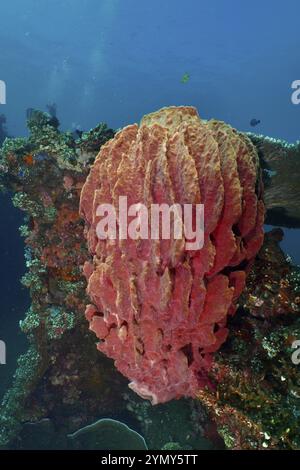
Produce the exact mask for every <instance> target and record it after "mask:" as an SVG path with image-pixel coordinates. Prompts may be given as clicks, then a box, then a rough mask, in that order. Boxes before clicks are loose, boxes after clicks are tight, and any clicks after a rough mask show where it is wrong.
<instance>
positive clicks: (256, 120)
mask: <svg viewBox="0 0 300 470" xmlns="http://www.w3.org/2000/svg"><path fill="white" fill-rule="evenodd" d="M258 124H260V120H259V119H255V118H253V119H251V121H250V126H252V127H255V126H257V125H258Z"/></svg>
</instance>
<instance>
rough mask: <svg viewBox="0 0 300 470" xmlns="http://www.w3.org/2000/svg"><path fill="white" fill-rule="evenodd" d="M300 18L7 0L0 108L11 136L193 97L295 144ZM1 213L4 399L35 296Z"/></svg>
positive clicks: (9, 216)
mask: <svg viewBox="0 0 300 470" xmlns="http://www.w3.org/2000/svg"><path fill="white" fill-rule="evenodd" d="M299 15H300V3H299V1H298V0H286V1H285V2H282V1H281V0H263V1H261V0H251V1H248V2H245V1H243V2H241V1H240V0H226V1H224V0H210V1H209V2H204V1H202V0H184V1H183V0H151V1H150V2H148V1H146V0H51V1H50V0H2V1H1V5H0V51H1V53H0V80H3V81H5V83H6V93H7V95H6V104H3V105H0V114H2V113H3V114H5V116H6V119H7V130H8V133H9V134H10V135H12V136H22V135H26V134H27V130H26V125H25V114H26V109H28V108H38V109H43V110H46V105H47V104H49V103H55V104H56V106H57V113H58V117H59V120H60V122H61V128H62V129H64V130H66V129H73V130H74V129H76V128H79V129H89V128H91V127H93V126H95V125H96V124H97V123H99V122H100V121H105V122H107V123H108V125H109V126H110V127H112V128H119V127H122V126H124V125H127V124H129V123H133V122H137V121H139V120H140V119H141V117H142V116H143V115H144V114H146V113H148V112H151V111H154V110H157V109H158V108H160V107H163V106H168V105H181V104H184V105H192V106H195V107H197V109H198V111H199V114H200V116H201V117H202V118H204V119H209V118H212V117H214V118H217V119H220V120H224V121H226V122H228V123H229V124H231V125H232V126H234V127H236V128H237V129H239V130H241V131H245V132H247V131H249V132H250V131H252V132H255V133H259V134H264V135H268V136H271V137H274V138H278V139H285V140H287V141H288V142H290V143H293V142H295V141H296V140H298V139H299V136H300V127H299V122H300V105H298V106H297V105H295V104H293V103H292V101H291V95H292V88H291V84H292V82H293V81H294V80H297V79H300V70H299ZM184 76H185V77H186V80H182V79H183V77H184ZM253 118H255V119H257V120H259V121H260V123H259V124H258V125H257V126H256V127H255V128H253V127H251V125H250V121H251V119H253ZM0 217H1V219H0V220H1V231H0V246H1V251H0V298H1V307H0V319H1V323H0V324H1V326H0V338H1V339H5V338H6V336H7V337H10V338H12V337H15V338H16V342H15V343H14V344H15V347H14V350H13V351H12V350H10V354H11V355H12V356H11V360H9V364H10V365H9V373H8V372H7V370H8V369H6V370H5V374H6V376H5V377H4V375H3V376H2V375H0V378H1V381H0V395H1V394H2V393H3V391H4V389H5V388H6V387H7V385H8V383H9V380H10V377H11V374H12V371H13V370H14V367H15V358H16V356H17V355H18V354H19V353H20V352H21V351H22V350H23V349H24V347H25V344H26V341H25V339H24V338H23V337H22V335H21V334H20V333H19V330H18V321H19V320H20V319H21V318H22V317H23V315H24V311H25V310H26V308H27V307H28V304H29V298H28V294H27V292H26V290H24V289H23V288H21V286H20V283H19V279H20V277H21V275H22V274H23V272H24V270H25V268H24V259H23V244H22V240H21V239H20V238H19V233H18V227H19V225H20V224H21V222H22V216H21V214H20V213H19V212H18V210H17V209H15V208H13V207H12V205H11V203H10V201H9V198H8V197H4V196H2V195H1V196H0ZM282 246H283V247H284V249H285V251H286V252H287V253H288V254H289V255H291V256H292V258H293V259H294V261H295V262H296V263H299V264H300V248H299V230H292V229H285V239H284V241H283V244H282ZM2 373H3V374H4V372H3V369H2V370H0V374H2ZM7 373H8V375H7Z"/></svg>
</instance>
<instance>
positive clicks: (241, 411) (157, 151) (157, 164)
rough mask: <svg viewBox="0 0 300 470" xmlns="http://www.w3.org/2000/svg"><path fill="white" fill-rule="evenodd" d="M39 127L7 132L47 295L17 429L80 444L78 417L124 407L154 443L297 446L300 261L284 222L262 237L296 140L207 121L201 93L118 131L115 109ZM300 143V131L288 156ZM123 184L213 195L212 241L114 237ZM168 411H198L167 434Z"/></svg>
mask: <svg viewBox="0 0 300 470" xmlns="http://www.w3.org/2000/svg"><path fill="white" fill-rule="evenodd" d="M28 128H29V131H30V135H29V137H28V138H22V139H19V138H16V139H9V138H8V139H6V140H5V141H4V143H3V145H2V148H1V185H2V189H3V190H8V191H10V193H11V195H12V201H13V204H14V205H15V206H16V207H18V208H19V209H21V210H22V211H23V212H24V225H23V226H21V227H20V233H21V235H22V236H23V237H24V238H25V260H26V266H27V272H26V274H25V275H24V277H23V279H22V283H23V285H24V286H26V287H27V288H28V289H29V290H30V296H31V306H30V308H29V310H28V312H27V314H26V316H25V318H24V320H22V322H21V324H20V328H21V330H22V331H23V332H24V333H25V334H26V335H27V337H28V340H29V347H28V351H27V353H25V354H24V355H22V356H21V357H20V358H19V361H18V368H17V371H16V374H15V379H14V383H13V385H12V387H11V388H10V389H9V390H8V391H7V393H6V394H5V396H4V398H3V401H2V405H1V413H0V440H1V446H3V447H4V448H7V447H8V448H30V447H31V446H32V445H34V444H33V440H34V439H37V437H36V436H37V435H39V436H43V438H44V442H46V443H44V444H43V443H42V444H40V445H44V446H46V447H47V446H48V447H51V446H52V447H53V448H57V447H59V448H69V447H72V446H73V447H74V445H75V446H76V445H77V444H76V442H77V441H74V439H73V440H71V441H70V437H68V436H70V435H71V434H72V433H74V432H76V431H77V430H78V429H80V428H83V427H84V426H86V425H90V424H91V423H93V422H96V421H97V419H99V417H101V416H104V417H105V416H107V415H108V414H109V413H110V414H112V415H113V416H114V417H115V418H117V417H118V416H119V415H120V416H121V415H122V414H123V413H124V412H125V411H126V413H128V414H129V415H132V419H133V420H134V421H135V422H136V423H137V424H136V426H137V429H138V430H139V432H140V433H141V434H142V435H143V436H144V438H145V440H146V442H147V445H148V447H150V448H162V447H163V446H164V445H165V444H167V443H168V442H176V443H177V445H179V446H181V447H182V448H186V446H188V447H187V448H196V449H197V448H208V447H209V446H212V447H216V448H220V446H221V447H223V446H225V447H227V448H231V449H265V448H276V449H280V448H291V449H295V448H298V447H299V436H298V432H297V426H298V425H297V423H298V412H299V393H300V392H299V390H300V389H299V375H298V369H297V366H296V365H295V364H294V363H293V362H292V360H291V356H292V354H293V343H294V341H295V339H297V338H298V337H300V323H299V311H300V300H299V299H300V271H299V268H297V267H296V266H293V264H292V262H291V260H289V259H288V257H287V256H286V255H285V254H284V253H283V252H282V250H281V249H280V247H279V242H280V240H281V239H282V236H283V233H282V231H281V230H280V229H274V230H273V231H271V232H269V233H266V234H265V236H264V238H263V220H264V214H265V211H266V214H267V217H268V216H269V215H268V214H269V211H271V213H272V210H273V203H272V202H269V201H272V198H271V196H270V199H265V208H264V203H263V201H264V195H263V194H264V191H263V186H264V184H263V181H266V185H267V188H269V191H271V189H270V188H272V184H270V181H269V180H270V176H269V174H268V173H267V174H265V173H266V172H265V170H264V162H266V161H268V160H269V159H270V158H271V157H270V155H272V152H273V151H274V148H276V149H278V148H280V149H281V151H282V153H283V154H284V152H287V150H286V145H285V143H284V142H282V143H281V144H280V143H279V142H278V141H276V142H272V141H271V140H269V141H268V145H266V144H265V139H264V138H259V137H258V136H253V135H248V136H246V135H245V134H242V133H240V132H238V131H236V130H235V129H233V128H231V127H230V126H228V125H226V124H225V123H222V122H220V121H214V120H213V121H201V119H200V118H199V116H198V113H197V111H196V109H195V108H190V107H178V108H176V107H171V108H164V109H162V110H160V111H158V112H155V113H153V114H150V115H147V116H145V117H144V118H143V119H142V121H141V123H140V125H139V126H138V125H136V124H134V125H130V126H127V127H126V128H124V129H123V130H121V131H118V132H117V133H116V134H115V132H114V131H113V130H111V129H109V128H108V127H107V126H106V125H105V124H100V125H99V126H97V127H96V128H95V129H93V130H91V131H90V132H86V133H83V134H82V135H81V136H80V137H79V138H78V136H77V138H75V137H74V135H72V134H70V133H63V132H61V131H59V129H58V127H57V122H56V121H53V119H52V118H51V116H50V115H48V114H46V113H42V112H39V111H34V112H32V113H31V115H30V118H29V121H28ZM280 145H281V147H280ZM297 152H298V150H297V147H296V146H295V147H294V153H293V148H292V147H291V146H289V147H288V155H289V156H290V158H297ZM286 158H288V156H287V157H286ZM133 181H135V183H136V184H135V186H134V188H135V189H134V191H133V183H132V182H133ZM271 183H272V181H271ZM119 194H122V195H127V196H128V198H129V200H130V201H131V202H132V203H134V202H137V201H144V202H146V203H150V202H151V201H152V200H155V201H158V202H159V203H162V202H166V203H174V202H178V203H179V204H180V205H182V204H185V203H187V202H192V203H193V202H195V201H199V202H200V201H203V202H204V204H205V206H206V207H207V209H206V224H205V233H204V247H203V249H202V250H198V251H197V250H194V251H191V252H187V251H185V248H184V246H185V245H184V243H182V241H178V240H170V241H167V240H156V241H153V240H146V241H145V240H130V239H129V240H122V241H119V242H117V243H113V242H111V241H109V240H98V239H97V236H96V233H95V227H96V223H97V215H96V212H95V209H96V207H97V204H98V202H99V201H102V200H106V201H108V202H110V201H114V199H116V198H117V197H118V195H119ZM269 194H270V193H269ZM227 196H228V197H227ZM297 197H299V195H298V194H295V198H297ZM289 201H290V200H289ZM289 201H288V203H289ZM282 205H283V207H285V204H284V201H283V202H282ZM288 211H289V209H288V207H287V212H288ZM293 220H294V221H295V220H299V219H298V216H297V213H293ZM225 235H226V237H225ZM90 302H92V303H90ZM84 312H85V316H86V318H87V320H88V322H89V324H90V330H92V332H93V333H92V332H91V333H89V332H88V322H87V320H86V319H85V317H84ZM94 333H96V335H97V336H98V338H99V339H100V342H99V343H98V349H99V350H100V351H101V352H97V350H96V348H95V345H94V343H95V338H94ZM103 352H104V354H105V355H107V356H109V357H111V358H113V359H114V362H115V364H113V363H112V362H111V361H109V360H108V359H106V358H105V356H104V355H103V354H102V353H103ZM117 370H119V371H120V372H121V373H122V375H121V374H119V373H118V372H117ZM128 381H129V386H130V389H131V390H133V391H134V392H137V394H138V395H140V397H141V398H140V397H138V395H136V394H135V393H133V392H132V391H130V389H128V387H127V385H128ZM181 397H183V398H181ZM184 397H186V398H184ZM180 398H181V399H180ZM178 399H180V400H178ZM149 400H150V402H149ZM174 400H175V401H174ZM164 402H165V404H161V405H159V404H157V403H164ZM151 403H152V404H151ZM154 405H155V406H154ZM161 413H164V417H165V418H164V419H165V422H166V423H167V419H168V418H167V416H168V414H170V417H171V416H173V418H174V416H178V417H179V416H182V418H181V427H182V429H181V431H182V432H179V431H176V430H175V429H174V432H173V435H171V436H168V430H167V429H168V426H167V425H166V426H167V427H166V428H165V429H161V432H160V433H159V435H157V429H156V425H155V423H156V421H158V420H159V415H160V414H161ZM173 418H172V419H173ZM95 429H96V428H95ZM29 430H30V431H29ZM184 433H186V434H184ZM30 436H32V437H31V438H30ZM34 436H35V437H34ZM45 436H46V437H45ZM188 436H190V437H188ZM38 439H39V438H38ZM78 442H79V441H78ZM178 442H179V444H178ZM35 445H36V444H35ZM78 445H80V444H78ZM189 446H190V447H189Z"/></svg>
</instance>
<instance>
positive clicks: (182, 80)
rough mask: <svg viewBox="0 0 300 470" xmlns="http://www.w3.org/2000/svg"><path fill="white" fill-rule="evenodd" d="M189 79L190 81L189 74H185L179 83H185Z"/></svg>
mask: <svg viewBox="0 0 300 470" xmlns="http://www.w3.org/2000/svg"><path fill="white" fill-rule="evenodd" d="M189 79H190V76H189V74H188V73H185V74H184V75H183V77H182V79H181V80H180V81H181V83H187V82H188V81H189Z"/></svg>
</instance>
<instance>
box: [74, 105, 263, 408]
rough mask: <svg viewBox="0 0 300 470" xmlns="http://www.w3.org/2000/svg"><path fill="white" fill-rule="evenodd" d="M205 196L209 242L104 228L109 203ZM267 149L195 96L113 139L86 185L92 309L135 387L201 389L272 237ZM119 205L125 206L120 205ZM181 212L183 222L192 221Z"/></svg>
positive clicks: (156, 399)
mask: <svg viewBox="0 0 300 470" xmlns="http://www.w3.org/2000/svg"><path fill="white" fill-rule="evenodd" d="M123 196H127V200H128V205H131V204H140V203H142V204H145V206H146V207H150V205H151V204H167V205H168V206H172V205H173V204H179V205H180V206H181V207H183V206H184V204H193V205H196V204H200V203H202V204H204V208H205V230H204V246H203V248H202V249H201V250H199V249H198V250H193V251H188V250H187V248H186V243H185V242H186V240H184V239H171V240H164V239H161V240H153V239H150V237H149V239H142V238H138V239H137V240H132V239H130V237H128V238H127V239H126V240H122V239H121V240H120V239H117V240H116V241H115V240H101V239H97V234H96V231H97V223H98V222H99V220H100V217H99V216H98V213H97V208H98V206H99V204H101V203H110V204H112V205H113V206H114V207H116V208H117V207H118V200H119V197H123ZM261 198H262V187H261V181H260V171H259V165H258V157H257V153H256V150H255V147H254V146H253V145H252V144H251V142H250V140H249V139H247V138H246V137H244V136H243V135H241V134H239V133H238V132H237V131H235V130H234V129H232V128H231V127H229V126H227V125H226V124H224V123H222V122H218V121H209V122H206V123H204V122H202V121H201V120H200V119H199V116H198V114H197V111H196V110H195V108H191V107H171V108H164V109H162V110H160V111H158V112H157V113H153V114H150V115H148V116H145V117H144V118H143V119H142V121H141V125H140V127H139V126H138V125H132V126H128V127H126V128H125V129H123V130H122V131H120V132H118V133H117V134H116V136H115V138H114V139H113V140H111V141H109V142H108V143H107V144H106V145H104V146H103V147H102V149H101V151H100V153H99V154H98V156H97V158H96V160H95V163H94V165H93V167H92V170H91V172H90V174H89V176H88V178H87V181H86V183H85V185H84V187H83V189H82V193H81V205H80V208H81V214H82V216H83V217H84V218H85V219H86V221H87V229H88V232H87V239H88V244H89V250H90V252H91V254H92V255H93V264H89V266H86V269H85V272H86V273H87V277H88V294H89V296H90V298H91V300H92V302H93V305H90V306H88V308H87V311H86V316H87V318H88V320H89V322H90V329H91V330H92V331H94V332H95V333H96V335H97V336H98V338H99V339H100V340H101V341H100V343H99V344H98V349H99V350H100V351H102V352H104V353H105V354H107V355H108V356H109V357H111V358H113V359H114V360H115V365H116V367H117V368H118V369H119V370H120V371H121V372H122V373H123V374H124V375H125V376H126V377H128V378H129V379H130V380H131V384H130V387H131V388H132V389H133V390H135V391H136V392H137V393H138V394H140V395H141V396H143V397H148V398H150V399H151V401H152V403H153V404H156V403H161V402H165V401H168V400H171V399H173V398H179V397H181V396H195V394H196V392H197V391H198V389H199V387H203V386H204V385H207V384H208V380H207V371H208V370H209V368H210V364H211V360H212V357H211V353H212V352H214V351H217V350H218V349H219V348H220V346H221V344H222V343H223V342H224V341H225V339H226V337H227V332H228V330H227V328H226V322H227V316H228V315H229V314H233V313H234V311H235V306H236V302H237V299H238V297H239V295H240V293H241V291H242V290H243V288H244V285H245V277H246V273H247V271H248V269H249V266H250V265H251V262H252V260H253V258H254V257H255V255H256V253H257V251H258V250H259V248H260V246H261V244H262V241H263V228H262V227H263V220H264V205H263V202H262V199H261ZM119 217H121V215H120V214H119ZM183 223H184V222H183Z"/></svg>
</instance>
